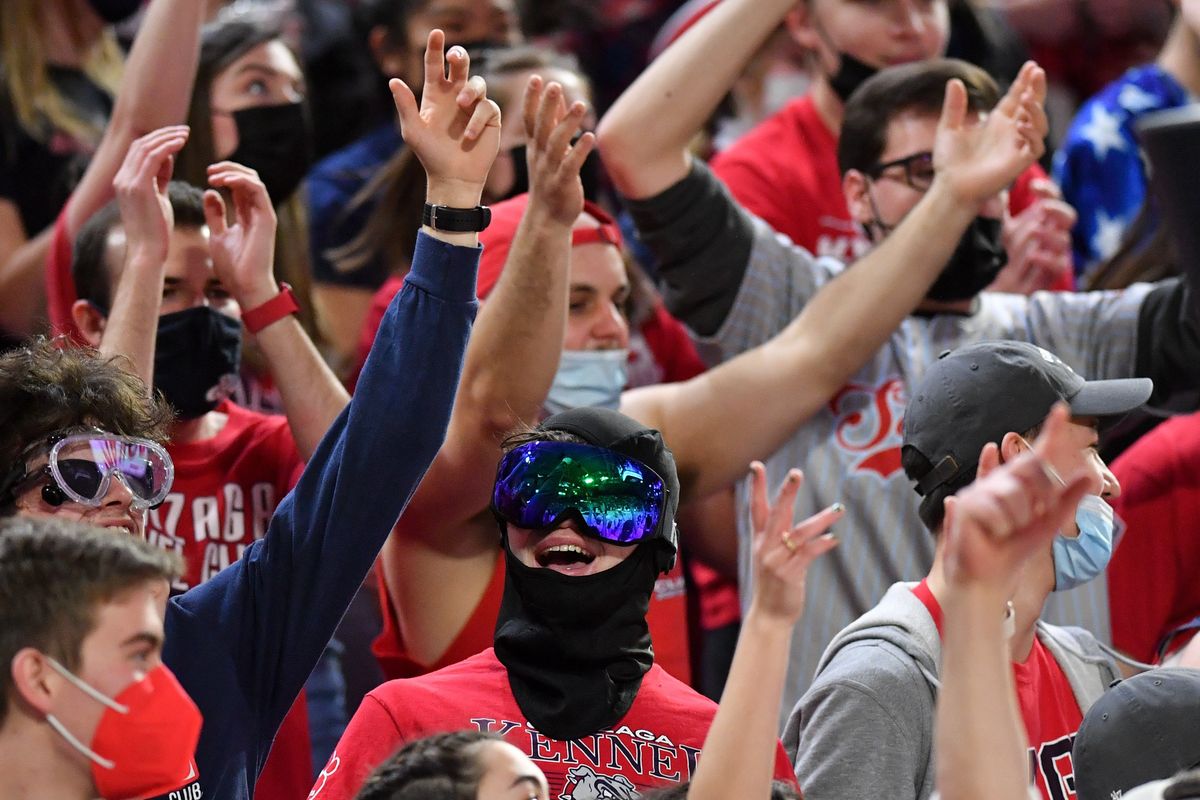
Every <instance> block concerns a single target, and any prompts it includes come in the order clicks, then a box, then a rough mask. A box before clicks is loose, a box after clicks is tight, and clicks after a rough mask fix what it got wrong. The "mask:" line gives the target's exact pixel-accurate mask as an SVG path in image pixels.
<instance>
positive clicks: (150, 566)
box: [0, 517, 183, 724]
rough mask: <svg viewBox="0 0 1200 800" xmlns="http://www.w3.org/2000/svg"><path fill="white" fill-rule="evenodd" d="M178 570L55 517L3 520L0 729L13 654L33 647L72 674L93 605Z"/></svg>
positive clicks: (150, 553)
mask: <svg viewBox="0 0 1200 800" xmlns="http://www.w3.org/2000/svg"><path fill="white" fill-rule="evenodd" d="M182 569H183V561H182V560H181V559H180V558H179V556H178V555H176V554H175V553H171V552H168V551H166V550H161V549H159V548H158V547H155V546H154V545H151V544H149V543H147V542H146V541H144V540H143V539H141V538H138V537H136V536H130V535H128V534H125V533H114V532H112V531H108V530H104V529H103V528H95V527H92V526H90V525H83V524H80V523H78V522H73V521H70V520H64V519H62V518H60V517H5V518H0V664H4V665H5V668H4V669H3V670H0V724H2V723H3V722H4V718H5V716H6V715H7V712H8V695H9V691H10V689H11V687H12V669H11V668H10V665H11V664H12V660H13V657H14V656H15V655H16V654H17V652H19V651H20V650H22V649H23V648H26V647H35V648H37V649H38V650H41V651H42V652H44V653H46V654H48V655H50V656H52V657H53V658H55V659H57V660H58V661H59V662H61V663H62V664H63V665H64V666H65V667H66V668H67V669H72V670H73V669H76V668H77V667H78V665H79V659H80V646H81V645H82V644H83V640H84V638H86V637H87V635H88V633H89V632H90V631H91V629H92V627H93V625H94V624H95V615H96V610H97V606H98V605H101V604H103V603H106V602H108V601H109V600H111V599H112V598H113V597H115V596H116V595H117V594H118V593H120V592H122V591H123V590H125V589H129V588H132V587H134V586H137V585H138V584H141V583H143V582H145V581H150V580H156V579H163V580H167V581H171V580H174V579H175V578H177V577H179V575H180V573H181V572H182Z"/></svg>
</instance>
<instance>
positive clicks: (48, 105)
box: [0, 0, 125, 147]
mask: <svg viewBox="0 0 1200 800" xmlns="http://www.w3.org/2000/svg"><path fill="white" fill-rule="evenodd" d="M46 13H49V9H46V8H45V7H43V3H42V0H4V13H3V14H0V85H2V89H0V91H3V93H4V94H5V95H6V96H7V98H8V102H9V103H10V104H11V105H12V109H13V113H14V114H15V116H16V119H17V122H18V123H19V124H20V126H21V127H22V128H23V129H24V130H25V131H26V133H28V134H29V135H30V136H32V137H33V138H34V139H38V140H41V141H44V140H45V139H46V138H48V137H49V135H50V134H51V133H52V132H53V131H56V130H59V131H63V132H65V133H67V134H68V135H70V136H71V137H73V138H75V139H77V140H79V141H81V142H85V143H88V144H90V145H91V146H93V147H94V146H95V145H97V144H99V143H100V137H101V136H102V135H103V134H104V128H103V126H100V127H97V126H96V124H95V123H94V121H92V120H88V119H84V118H83V117H82V116H80V115H79V114H77V113H76V109H75V108H74V107H73V106H72V105H71V103H70V101H69V100H68V99H67V98H66V97H64V96H63V95H62V94H61V93H60V92H59V91H58V89H56V88H55V86H54V84H53V83H52V82H51V81H50V74H49V69H48V67H49V63H48V62H47V59H46V49H45V46H44V43H43V41H42V39H43V30H42V29H43V25H44V22H43V14H46ZM68 24H71V21H70V20H68ZM76 38H78V37H76ZM124 64H125V62H124V58H123V57H122V56H121V49H120V47H119V46H118V45H117V39H116V37H115V36H114V35H113V32H112V28H111V27H108V28H105V29H104V32H103V33H102V34H101V35H100V38H99V39H98V40H97V41H95V42H94V43H92V44H91V45H90V46H89V47H88V49H87V52H86V53H84V58H83V73H84V74H85V75H86V76H87V77H88V78H89V79H90V80H91V81H92V82H93V83H95V84H96V85H97V86H99V87H101V88H102V89H104V90H105V91H106V92H108V93H109V94H110V95H111V96H113V97H116V94H117V87H118V86H119V85H120V83H121V72H122V70H123V68H124Z"/></svg>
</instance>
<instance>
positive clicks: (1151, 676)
mask: <svg viewBox="0 0 1200 800" xmlns="http://www.w3.org/2000/svg"><path fill="white" fill-rule="evenodd" d="M1073 759H1074V762H1075V792H1076V794H1077V796H1078V797H1079V800H1110V798H1113V797H1120V796H1121V795H1122V794H1123V793H1124V792H1128V791H1129V790H1130V789H1133V788H1134V787H1137V786H1141V785H1142V784H1144V783H1148V782H1150V781H1155V780H1160V779H1162V778H1170V777H1171V776H1173V775H1175V773H1177V772H1179V771H1180V770H1185V769H1190V768H1193V767H1198V766H1200V670H1195V669H1183V668H1166V667H1164V668H1160V669H1152V670H1150V671H1149V672H1143V673H1141V674H1140V675H1135V676H1134V677H1132V678H1128V679H1127V680H1123V681H1120V682H1119V683H1117V684H1115V685H1114V686H1113V687H1112V688H1111V689H1109V690H1108V691H1107V692H1105V693H1104V694H1103V695H1101V697H1100V699H1099V700H1097V701H1096V703H1095V704H1094V705H1093V706H1092V707H1091V708H1090V709H1088V712H1087V714H1086V715H1084V718H1083V724H1081V725H1080V726H1079V732H1078V733H1077V734H1076V736H1075V747H1074V750H1073Z"/></svg>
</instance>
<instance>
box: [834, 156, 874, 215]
mask: <svg viewBox="0 0 1200 800" xmlns="http://www.w3.org/2000/svg"><path fill="white" fill-rule="evenodd" d="M869 187H870V181H869V180H868V179H867V176H866V175H864V174H862V173H861V172H859V171H858V170H856V169H851V170H847V171H846V174H845V175H843V176H842V195H843V196H844V197H845V198H846V208H848V209H850V217H851V219H853V220H854V221H855V222H857V223H858V224H859V225H862V226H864V227H866V226H869V225H870V224H871V223H873V222H874V221H875V209H874V208H872V206H871V197H870V195H869V194H868V190H869Z"/></svg>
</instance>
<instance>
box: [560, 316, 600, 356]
mask: <svg viewBox="0 0 1200 800" xmlns="http://www.w3.org/2000/svg"><path fill="white" fill-rule="evenodd" d="M592 316H593V315H592V314H571V313H570V312H568V315H567V333H566V335H565V336H564V337H563V350H586V349H587V346H588V339H589V338H591V329H592Z"/></svg>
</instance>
